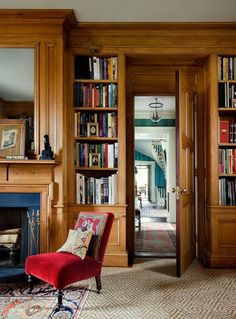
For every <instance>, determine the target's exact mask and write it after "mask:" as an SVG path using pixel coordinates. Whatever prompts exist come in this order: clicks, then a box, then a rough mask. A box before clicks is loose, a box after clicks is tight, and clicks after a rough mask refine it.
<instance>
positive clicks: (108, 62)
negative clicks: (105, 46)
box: [75, 55, 117, 80]
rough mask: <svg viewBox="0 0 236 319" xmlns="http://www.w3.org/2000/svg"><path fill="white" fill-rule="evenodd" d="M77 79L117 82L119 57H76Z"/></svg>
mask: <svg viewBox="0 0 236 319" xmlns="http://www.w3.org/2000/svg"><path fill="white" fill-rule="evenodd" d="M75 79H92V80H117V57H96V56H92V57H88V56H82V55H80V56H79V55H77V56H75Z"/></svg>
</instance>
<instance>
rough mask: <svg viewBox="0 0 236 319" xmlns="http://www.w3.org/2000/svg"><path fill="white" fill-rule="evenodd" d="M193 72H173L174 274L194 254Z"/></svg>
mask: <svg viewBox="0 0 236 319" xmlns="http://www.w3.org/2000/svg"><path fill="white" fill-rule="evenodd" d="M194 90H195V74H194V73H192V72H191V73H187V72H186V73H185V72H183V71H176V189H173V191H175V192H176V240H177V269H176V271H177V276H178V277H179V276H181V274H182V273H183V272H184V271H185V270H186V269H187V268H188V266H189V265H191V263H192V261H193V259H194V258H195V254H196V247H195V210H194V100H195V96H194V94H195V93H194Z"/></svg>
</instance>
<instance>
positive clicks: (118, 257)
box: [103, 253, 128, 267]
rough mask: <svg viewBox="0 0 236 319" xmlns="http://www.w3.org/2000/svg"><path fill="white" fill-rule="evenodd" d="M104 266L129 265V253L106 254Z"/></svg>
mask: <svg viewBox="0 0 236 319" xmlns="http://www.w3.org/2000/svg"><path fill="white" fill-rule="evenodd" d="M103 266H108V267H128V254H126V253H120V254H119V253H117V254H106V255H105V257H104V262H103Z"/></svg>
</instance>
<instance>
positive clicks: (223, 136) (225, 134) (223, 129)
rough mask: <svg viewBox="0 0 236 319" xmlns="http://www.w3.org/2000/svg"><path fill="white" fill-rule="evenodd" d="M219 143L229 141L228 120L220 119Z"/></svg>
mask: <svg viewBox="0 0 236 319" xmlns="http://www.w3.org/2000/svg"><path fill="white" fill-rule="evenodd" d="M220 143H229V121H220Z"/></svg>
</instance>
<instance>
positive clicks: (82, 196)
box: [76, 173, 118, 205]
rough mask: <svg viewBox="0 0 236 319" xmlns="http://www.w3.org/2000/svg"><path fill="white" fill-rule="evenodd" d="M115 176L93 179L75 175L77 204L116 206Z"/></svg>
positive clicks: (78, 174)
mask: <svg viewBox="0 0 236 319" xmlns="http://www.w3.org/2000/svg"><path fill="white" fill-rule="evenodd" d="M117 201H118V199H117V174H113V175H111V176H107V177H101V178H94V177H88V176H85V175H82V174H80V173H77V174H76V202H77V204H98V205H100V204H110V205H115V204H117Z"/></svg>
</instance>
